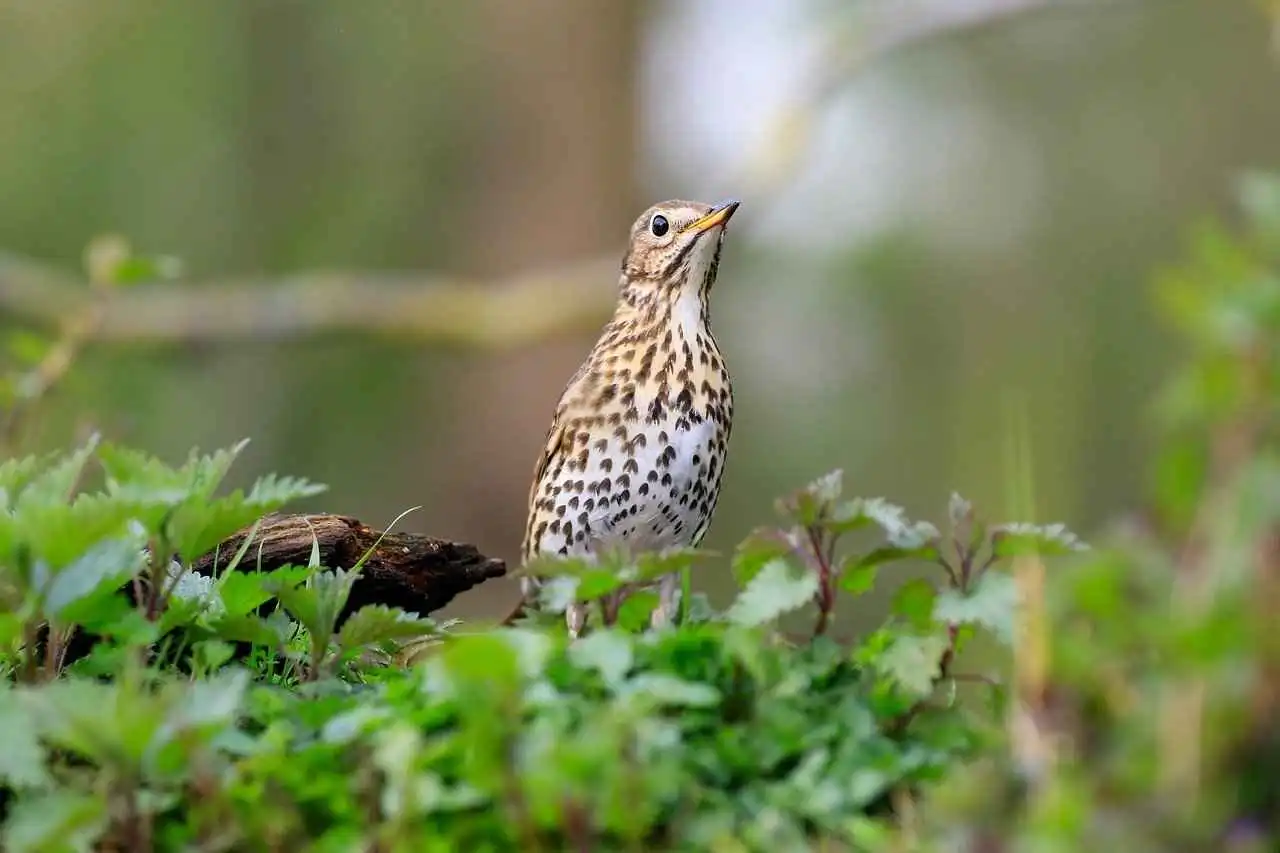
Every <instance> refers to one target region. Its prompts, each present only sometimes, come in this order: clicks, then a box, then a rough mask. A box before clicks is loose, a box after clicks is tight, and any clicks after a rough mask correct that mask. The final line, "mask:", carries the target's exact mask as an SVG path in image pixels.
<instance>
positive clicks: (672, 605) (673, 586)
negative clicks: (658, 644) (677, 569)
mask: <svg viewBox="0 0 1280 853" xmlns="http://www.w3.org/2000/svg"><path fill="white" fill-rule="evenodd" d="M679 591H680V576H679V575H678V574H674V573H673V574H669V575H663V576H662V579H661V580H659V581H658V606H657V607H656V608H654V611H653V613H652V614H650V616H649V626H650V627H651V628H654V629H658V628H664V627H666V626H667V625H670V624H671V623H672V622H674V621H675V616H676V610H677V608H678V607H679V604H680V603H679V601H678V600H677V599H676V595H677V593H679Z"/></svg>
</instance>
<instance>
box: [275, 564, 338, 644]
mask: <svg viewBox="0 0 1280 853" xmlns="http://www.w3.org/2000/svg"><path fill="white" fill-rule="evenodd" d="M357 574H358V573H356V572H354V571H343V570H341V569H338V570H335V571H322V572H316V573H315V574H313V575H312V576H311V577H310V578H308V579H307V581H306V583H305V584H303V585H302V586H294V585H292V584H291V583H289V582H284V581H282V580H281V579H278V578H276V576H275V574H274V573H273V574H272V576H271V577H270V578H268V579H267V580H266V581H265V585H266V589H267V590H269V591H271V592H272V593H273V594H274V595H275V597H276V598H277V599H279V601H280V603H281V604H282V605H283V606H284V608H285V609H286V610H288V611H289V615H290V616H292V617H293V618H294V619H296V620H298V621H299V622H300V623H302V627H304V628H306V629H307V633H309V634H310V635H311V637H312V639H313V640H314V641H316V642H318V643H320V644H321V645H324V644H326V643H327V642H328V640H329V638H330V637H331V636H332V635H333V628H334V625H335V624H337V621H338V614H340V613H341V612H342V608H343V607H345V606H346V603H347V596H348V595H350V594H351V586H352V584H354V583H355V580H356V577H357Z"/></svg>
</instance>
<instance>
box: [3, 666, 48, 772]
mask: <svg viewBox="0 0 1280 853" xmlns="http://www.w3.org/2000/svg"><path fill="white" fill-rule="evenodd" d="M38 731H39V730H38V729H37V727H36V725H35V722H34V721H33V720H32V719H31V713H30V709H29V708H28V707H27V706H25V705H23V704H22V703H21V702H19V701H18V700H17V697H16V696H15V695H14V693H13V691H12V689H9V688H5V689H3V690H0V783H3V784H4V785H10V786H12V787H14V788H36V787H42V786H44V785H46V784H47V783H48V782H49V773H48V770H47V769H46V765H45V754H44V749H43V748H42V747H41V745H40V741H39V740H38V739H37V737H36V735H37V732H38Z"/></svg>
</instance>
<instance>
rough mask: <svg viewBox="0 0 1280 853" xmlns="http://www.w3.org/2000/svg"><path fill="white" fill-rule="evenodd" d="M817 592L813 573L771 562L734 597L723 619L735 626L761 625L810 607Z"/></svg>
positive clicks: (779, 561) (785, 564) (782, 563)
mask: <svg viewBox="0 0 1280 853" xmlns="http://www.w3.org/2000/svg"><path fill="white" fill-rule="evenodd" d="M817 592H818V576H817V575H816V574H815V573H814V572H813V571H811V570H809V569H802V570H797V569H794V568H793V567H792V566H791V565H790V564H789V563H788V562H787V561H785V560H773V561H771V562H769V563H768V564H767V565H765V567H764V568H762V569H761V570H760V573H759V574H758V575H756V576H755V578H753V579H752V581H751V583H749V584H747V586H746V588H745V589H744V590H742V592H740V593H739V594H738V597H737V599H735V600H734V602H733V604H732V606H730V608H729V611H728V612H727V613H726V614H725V617H726V618H727V619H728V620H729V621H730V622H733V623H735V624H738V625H763V624H765V623H766V622H772V621H773V620H774V619H777V618H778V617H779V616H782V615H783V614H785V613H789V612H791V611H793V610H798V609H799V608H801V607H804V606H805V605H806V604H809V603H811V602H812V601H813V598H814V596H815V595H816V594H817Z"/></svg>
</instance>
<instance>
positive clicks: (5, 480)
mask: <svg viewBox="0 0 1280 853" xmlns="http://www.w3.org/2000/svg"><path fill="white" fill-rule="evenodd" d="M55 458H56V457H55V456H53V455H52V454H50V455H47V456H23V457H21V458H19V459H6V460H4V461H3V462H0V510H6V511H7V510H9V509H11V508H12V507H13V501H14V500H15V499H16V498H17V496H18V494H19V493H20V492H21V491H22V490H23V489H24V488H26V485H27V483H29V482H31V478H33V477H34V476H36V474H37V473H38V472H39V471H40V470H41V469H43V468H45V467H47V466H48V465H50V464H52V463H53V461H54V459H55Z"/></svg>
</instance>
